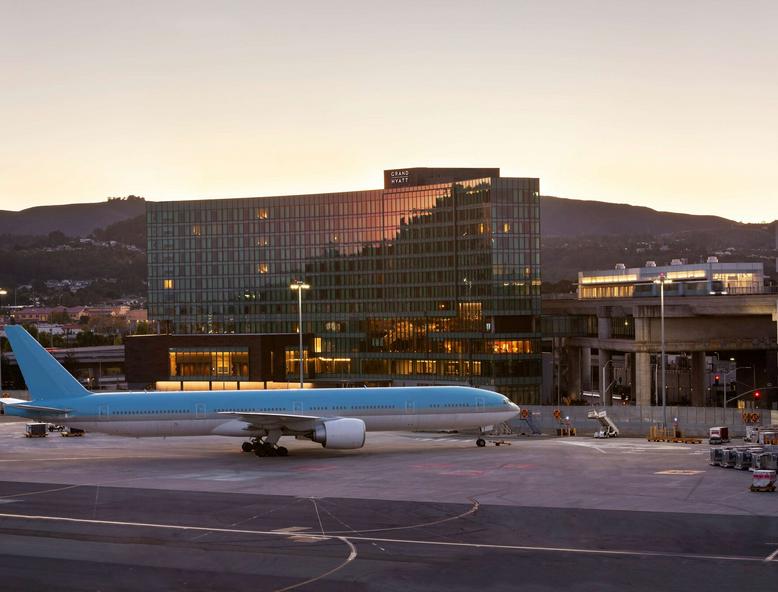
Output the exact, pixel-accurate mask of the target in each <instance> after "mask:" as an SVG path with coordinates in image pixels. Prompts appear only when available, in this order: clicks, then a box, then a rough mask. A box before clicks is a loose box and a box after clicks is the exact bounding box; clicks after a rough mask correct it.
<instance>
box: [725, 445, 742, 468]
mask: <svg viewBox="0 0 778 592" xmlns="http://www.w3.org/2000/svg"><path fill="white" fill-rule="evenodd" d="M737 453H738V449H737V448H727V449H726V450H725V451H724V458H723V459H722V461H721V466H722V467H724V468H726V469H731V468H732V467H734V466H735V463H736V462H737Z"/></svg>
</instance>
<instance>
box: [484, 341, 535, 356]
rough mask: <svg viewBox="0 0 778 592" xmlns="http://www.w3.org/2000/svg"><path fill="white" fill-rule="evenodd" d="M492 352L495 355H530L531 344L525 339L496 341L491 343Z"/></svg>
mask: <svg viewBox="0 0 778 592" xmlns="http://www.w3.org/2000/svg"><path fill="white" fill-rule="evenodd" d="M492 351H493V352H494V353H496V354H528V353H532V343H531V342H530V341H529V340H527V339H510V340H497V341H494V342H492Z"/></svg>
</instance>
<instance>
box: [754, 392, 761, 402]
mask: <svg viewBox="0 0 778 592" xmlns="http://www.w3.org/2000/svg"><path fill="white" fill-rule="evenodd" d="M761 396H762V393H760V392H759V391H756V392H755V393H754V399H755V400H756V401H758V400H759V397H761Z"/></svg>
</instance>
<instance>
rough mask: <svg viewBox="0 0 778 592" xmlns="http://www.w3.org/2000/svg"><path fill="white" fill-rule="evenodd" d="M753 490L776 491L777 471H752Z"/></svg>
mask: <svg viewBox="0 0 778 592" xmlns="http://www.w3.org/2000/svg"><path fill="white" fill-rule="evenodd" d="M751 491H765V492H772V491H775V471H766V470H759V471H754V472H753V473H752V480H751Z"/></svg>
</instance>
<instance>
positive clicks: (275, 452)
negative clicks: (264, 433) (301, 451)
mask: <svg viewBox="0 0 778 592" xmlns="http://www.w3.org/2000/svg"><path fill="white" fill-rule="evenodd" d="M265 455H266V456H278V450H276V449H275V448H273V447H272V446H269V447H268V449H267V450H265Z"/></svg>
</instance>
